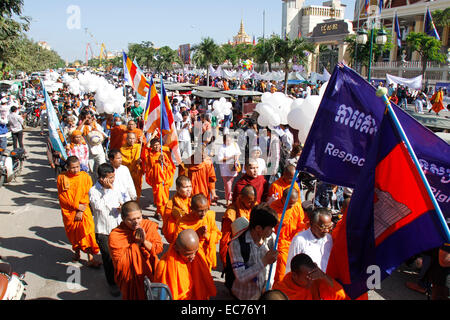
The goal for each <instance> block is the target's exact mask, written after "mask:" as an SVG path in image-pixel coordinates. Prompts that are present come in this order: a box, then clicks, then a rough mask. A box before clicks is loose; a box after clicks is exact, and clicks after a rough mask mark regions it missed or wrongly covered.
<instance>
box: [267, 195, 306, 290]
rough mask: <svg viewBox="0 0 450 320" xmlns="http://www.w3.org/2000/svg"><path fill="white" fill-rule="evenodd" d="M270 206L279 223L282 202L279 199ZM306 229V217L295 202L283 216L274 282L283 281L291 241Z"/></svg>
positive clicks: (298, 203)
mask: <svg viewBox="0 0 450 320" xmlns="http://www.w3.org/2000/svg"><path fill="white" fill-rule="evenodd" d="M270 206H271V208H272V209H274V210H275V211H276V213H277V214H278V221H280V220H281V216H282V214H283V209H284V203H283V201H281V199H278V200H275V201H274V202H272V204H271V205H270ZM278 226H279V225H277V226H276V227H275V230H277V231H278ZM308 228H309V219H308V216H307V215H305V213H304V211H303V208H302V205H301V203H300V202H296V203H295V204H294V205H293V206H292V207H291V208H289V209H287V210H286V213H285V214H284V218H283V225H282V226H281V230H280V237H279V238H278V247H277V250H278V258H277V268H276V270H275V278H274V281H275V282H276V281H278V280H281V279H283V277H284V275H285V273H286V262H287V257H288V253H289V246H290V245H291V242H292V239H293V238H294V236H295V235H296V234H297V233H298V232H301V231H303V230H306V229H308Z"/></svg>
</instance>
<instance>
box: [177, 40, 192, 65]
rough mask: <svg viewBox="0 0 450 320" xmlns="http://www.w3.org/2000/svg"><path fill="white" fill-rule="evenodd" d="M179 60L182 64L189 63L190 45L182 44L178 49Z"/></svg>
mask: <svg viewBox="0 0 450 320" xmlns="http://www.w3.org/2000/svg"><path fill="white" fill-rule="evenodd" d="M178 53H179V55H180V58H181V60H182V61H183V63H184V64H191V45H190V44H182V45H180V47H179V49H178Z"/></svg>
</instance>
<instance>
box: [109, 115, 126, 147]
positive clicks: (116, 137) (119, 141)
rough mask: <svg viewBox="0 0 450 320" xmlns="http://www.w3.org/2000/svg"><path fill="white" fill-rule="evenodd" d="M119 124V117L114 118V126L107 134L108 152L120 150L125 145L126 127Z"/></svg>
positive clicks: (120, 120)
mask: <svg viewBox="0 0 450 320" xmlns="http://www.w3.org/2000/svg"><path fill="white" fill-rule="evenodd" d="M121 123H122V119H121V118H120V117H117V116H116V117H114V124H113V126H112V127H111V130H110V133H109V150H112V149H120V148H121V147H122V146H123V145H124V144H125V143H126V137H127V136H126V132H127V126H126V125H123V124H121Z"/></svg>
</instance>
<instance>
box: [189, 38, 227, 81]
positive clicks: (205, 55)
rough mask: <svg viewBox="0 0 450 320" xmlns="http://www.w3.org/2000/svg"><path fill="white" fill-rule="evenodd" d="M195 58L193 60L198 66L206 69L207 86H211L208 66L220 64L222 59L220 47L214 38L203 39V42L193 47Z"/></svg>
mask: <svg viewBox="0 0 450 320" xmlns="http://www.w3.org/2000/svg"><path fill="white" fill-rule="evenodd" d="M192 51H193V52H194V56H193V57H192V60H193V61H194V63H195V64H196V65H197V66H200V67H203V68H206V76H207V85H208V86H209V69H208V66H209V65H210V64H213V63H219V61H220V60H221V57H222V52H221V49H220V47H219V46H218V45H217V44H216V43H215V42H214V40H213V39H212V38H209V37H207V38H203V39H202V42H200V43H199V44H197V45H194V46H193V47H192Z"/></svg>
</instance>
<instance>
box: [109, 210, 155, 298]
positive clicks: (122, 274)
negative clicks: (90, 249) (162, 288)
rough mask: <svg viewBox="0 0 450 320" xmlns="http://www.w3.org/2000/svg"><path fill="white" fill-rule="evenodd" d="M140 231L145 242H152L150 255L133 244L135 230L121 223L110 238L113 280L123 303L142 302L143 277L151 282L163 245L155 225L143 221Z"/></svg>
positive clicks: (142, 248)
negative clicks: (130, 301) (142, 232)
mask: <svg viewBox="0 0 450 320" xmlns="http://www.w3.org/2000/svg"><path fill="white" fill-rule="evenodd" d="M141 228H142V229H143V230H144V231H145V239H146V240H148V241H150V242H151V243H152V249H151V250H150V252H148V251H147V249H145V248H144V246H140V245H138V244H137V243H136V242H135V241H134V231H133V230H131V229H130V228H128V227H127V226H126V225H125V223H124V222H122V223H121V224H120V225H119V226H118V227H117V228H115V229H113V230H112V231H111V233H110V235H109V251H110V254H111V259H112V262H113V265H114V279H115V281H116V283H117V286H118V287H119V288H120V292H121V293H122V299H123V300H145V299H146V294H145V288H144V277H145V276H147V277H148V278H149V279H150V281H152V282H153V281H154V272H155V269H156V265H157V264H158V262H159V259H158V256H157V255H158V254H159V253H161V252H162V250H163V242H162V239H161V236H160V235H159V233H158V225H157V224H156V223H154V222H153V221H150V220H147V219H143V220H142V222H141Z"/></svg>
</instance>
